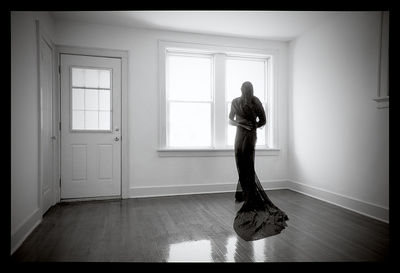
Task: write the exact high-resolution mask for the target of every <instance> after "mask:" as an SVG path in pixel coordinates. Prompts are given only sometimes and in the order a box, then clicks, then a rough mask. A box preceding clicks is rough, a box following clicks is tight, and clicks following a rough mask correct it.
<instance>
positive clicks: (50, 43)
mask: <svg viewBox="0 0 400 273" xmlns="http://www.w3.org/2000/svg"><path fill="white" fill-rule="evenodd" d="M35 23H36V43H37V71H38V90H39V92H38V103H39V124H38V126H39V127H38V128H39V137H38V139H39V142H38V145H39V146H38V147H39V153H38V154H39V156H38V166H39V170H38V181H39V183H38V204H39V210H40V212H41V214H40V215H41V216H42V215H43V214H44V213H45V211H44V207H43V196H42V193H43V188H42V187H43V183H42V182H43V181H42V178H43V174H42V161H41V160H42V157H43V155H42V145H41V141H42V139H43V138H44V136H43V132H42V130H41V128H42V124H41V121H42V117H43V116H44V114H45V113H44V112H43V111H42V109H43V107H42V103H41V97H42V92H41V90H42V89H41V72H40V65H41V59H40V50H41V43H40V42H41V40H42V39H43V40H44V42H45V43H46V44H47V45H48V46H49V47H50V49H51V51H52V64H53V66H54V64H55V55H54V53H55V48H54V43H53V41H52V40H51V39H50V38H49V35H48V34H46V32H45V31H44V30H43V27H42V26H41V24H40V21H39V20H36V21H35ZM54 71H55V70H54V69H53V72H54ZM55 90H56V89H55V73H53V78H52V95H53V101H52V121H53V126H52V127H53V128H52V130H53V136H56V134H57V130H56V128H57V127H56V125H57V123H56V122H55V114H56V109H55V108H54V106H55V102H56V100H55V98H54V97H55V93H56V92H55ZM58 139H59V138H58V137H57V136H56V139H55V140H54V141H53V147H52V150H53V163H54V165H53V166H52V167H53V179H52V180H53V185H52V188H53V190H52V193H53V198H52V202H51V205H52V206H53V205H55V204H56V203H57V199H56V198H55V197H56V196H55V194H54V192H55V191H56V182H57V180H58V179H57V177H58V172H57V168H54V167H56V166H57V162H55V161H54V159H55V158H56V156H57V154H56V152H57V143H55V142H58Z"/></svg>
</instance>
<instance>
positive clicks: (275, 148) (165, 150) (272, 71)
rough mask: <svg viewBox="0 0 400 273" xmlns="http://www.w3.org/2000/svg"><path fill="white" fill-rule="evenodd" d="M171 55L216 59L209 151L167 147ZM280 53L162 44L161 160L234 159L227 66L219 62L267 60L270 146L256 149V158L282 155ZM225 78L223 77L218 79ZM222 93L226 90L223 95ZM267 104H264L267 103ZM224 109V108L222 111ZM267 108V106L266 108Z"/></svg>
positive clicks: (160, 68)
mask: <svg viewBox="0 0 400 273" xmlns="http://www.w3.org/2000/svg"><path fill="white" fill-rule="evenodd" d="M167 51H174V52H182V53H186V54H190V53H195V54H207V55H213V56H214V76H213V79H214V88H213V99H214V103H213V104H214V107H213V110H212V111H213V113H212V118H213V121H212V127H213V128H212V133H213V136H212V147H209V148H196V147H193V148H172V147H168V146H167V143H168V142H167V136H168V132H167V130H168V126H167V117H168V103H167V90H166V79H167V78H166V76H167V75H166V53H167ZM278 53H279V52H278V49H276V48H273V49H255V48H245V47H231V46H218V45H210V44H199V43H185V42H176V41H165V40H159V41H158V54H159V56H158V58H159V67H158V74H159V82H158V84H159V147H158V150H157V151H158V154H159V156H234V153H233V149H234V148H233V146H227V145H226V137H227V128H228V127H227V126H228V124H227V110H226V106H225V105H226V98H225V62H224V61H218V60H217V59H218V58H225V57H226V56H227V57H240V58H253V59H254V58H258V59H259V58H264V59H266V60H268V61H267V63H268V69H267V72H268V77H269V81H268V86H267V87H266V92H267V94H266V98H267V99H266V101H267V105H266V106H267V107H266V108H267V109H266V116H267V125H266V126H267V128H266V146H256V155H266V156H269V155H279V152H280V149H279V143H278V122H277V121H278V119H277V113H278V112H277V95H276V92H277V79H278V77H277V71H278V67H277V65H278V58H279V54H278ZM221 74H222V75H223V76H222V77H219V76H218V75H221ZM218 90H223V92H221V91H219V92H218ZM263 104H264V102H263ZM220 105H223V107H220ZM264 105H265V104H264Z"/></svg>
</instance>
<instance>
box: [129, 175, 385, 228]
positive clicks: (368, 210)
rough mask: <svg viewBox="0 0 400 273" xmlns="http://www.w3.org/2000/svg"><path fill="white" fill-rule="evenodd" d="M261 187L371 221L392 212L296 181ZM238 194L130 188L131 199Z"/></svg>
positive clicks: (222, 186)
mask: <svg viewBox="0 0 400 273" xmlns="http://www.w3.org/2000/svg"><path fill="white" fill-rule="evenodd" d="M261 184H262V186H263V187H264V189H266V190H279V189H289V190H292V191H296V192H299V193H301V194H304V195H308V196H310V197H313V198H316V199H319V200H321V201H324V202H327V203H330V204H333V205H336V206H339V207H342V208H344V209H348V210H351V211H354V212H356V213H359V214H362V215H365V216H367V217H370V218H373V219H376V220H379V221H382V222H385V223H389V209H388V208H385V207H382V206H379V205H376V204H372V203H368V202H365V201H361V200H357V199H355V198H352V197H349V196H344V195H341V194H338V193H334V192H331V191H327V190H324V189H321V188H318V187H314V186H309V185H306V184H304V183H300V182H297V181H293V180H269V181H262V182H261ZM235 190H236V183H218V184H193V185H169V186H150V187H133V188H130V191H129V198H142V197H159V196H175V195H191V194H207V193H222V192H234V191H235Z"/></svg>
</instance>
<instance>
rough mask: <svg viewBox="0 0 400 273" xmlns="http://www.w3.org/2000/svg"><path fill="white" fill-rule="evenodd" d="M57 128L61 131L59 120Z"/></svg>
mask: <svg viewBox="0 0 400 273" xmlns="http://www.w3.org/2000/svg"><path fill="white" fill-rule="evenodd" d="M58 130H59V131H61V121H60V122H59V123H58Z"/></svg>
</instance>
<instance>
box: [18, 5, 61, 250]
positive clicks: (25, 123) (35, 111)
mask: <svg viewBox="0 0 400 273" xmlns="http://www.w3.org/2000/svg"><path fill="white" fill-rule="evenodd" d="M36 19H38V20H40V23H41V25H42V26H43V29H44V31H45V32H46V33H47V34H48V35H49V36H50V38H51V37H52V36H53V35H54V22H53V21H52V18H51V17H50V16H49V14H48V13H46V12H12V13H11V236H12V238H11V241H12V242H11V245H12V248H13V247H14V246H16V245H17V244H18V242H19V241H20V240H21V239H22V238H23V237H24V236H25V234H26V233H27V231H28V230H29V229H31V228H32V227H33V226H34V225H35V224H36V223H37V221H38V220H40V219H41V215H40V210H39V202H38V201H39V200H38V186H39V184H38V183H39V181H38V171H39V170H38V168H39V165H38V156H39V90H38V64H37V44H36V42H37V41H36V23H35V20H36Z"/></svg>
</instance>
